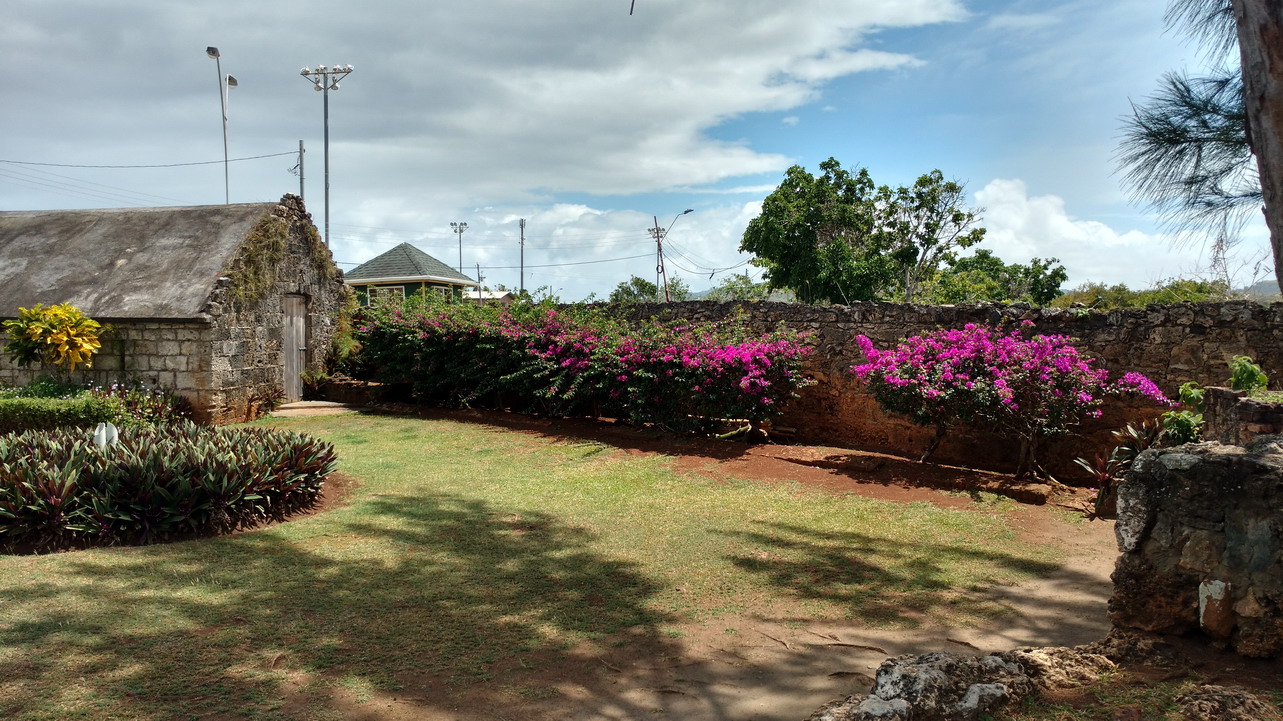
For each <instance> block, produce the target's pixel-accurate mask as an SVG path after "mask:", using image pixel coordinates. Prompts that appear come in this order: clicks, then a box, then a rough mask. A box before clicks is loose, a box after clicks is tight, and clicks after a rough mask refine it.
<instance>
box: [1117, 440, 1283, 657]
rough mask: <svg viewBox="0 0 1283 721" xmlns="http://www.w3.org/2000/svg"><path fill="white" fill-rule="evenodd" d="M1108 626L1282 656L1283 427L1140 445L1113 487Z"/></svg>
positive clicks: (1239, 650) (1258, 655)
mask: <svg viewBox="0 0 1283 721" xmlns="http://www.w3.org/2000/svg"><path fill="white" fill-rule="evenodd" d="M1115 533H1116V535H1117V537H1118V547H1119V550H1120V551H1121V552H1122V555H1121V556H1120V557H1119V559H1118V562H1117V565H1116V567H1115V570H1114V575H1113V579H1114V594H1113V597H1112V598H1111V599H1110V601H1109V615H1110V619H1111V620H1112V621H1113V623H1114V625H1115V626H1118V627H1121V628H1132V629H1139V630H1142V631H1152V632H1158V633H1170V634H1184V633H1186V632H1190V631H1195V630H1201V631H1203V632H1204V633H1206V634H1208V635H1209V636H1211V637H1212V638H1215V639H1220V640H1222V641H1223V642H1227V643H1229V644H1230V645H1232V646H1233V647H1234V649H1235V650H1237V651H1238V652H1239V653H1241V654H1243V655H1246V656H1255V657H1263V658H1265V657H1279V656H1283V436H1262V437H1261V438H1258V439H1257V440H1255V441H1253V442H1252V443H1251V444H1249V445H1248V446H1247V447H1246V448H1243V447H1240V446H1229V445H1222V444H1219V443H1215V442H1207V443H1197V444H1189V445H1185V446H1178V447H1176V448H1170V449H1154V450H1149V451H1146V452H1144V453H1142V454H1141V455H1140V456H1139V457H1138V458H1137V460H1136V462H1135V463H1134V464H1133V466H1132V470H1131V472H1129V473H1128V474H1127V479H1126V481H1125V482H1124V483H1123V484H1122V486H1121V487H1120V488H1119V496H1118V522H1117V524H1116V526H1115Z"/></svg>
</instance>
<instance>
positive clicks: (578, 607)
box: [0, 496, 677, 719]
mask: <svg viewBox="0 0 1283 721" xmlns="http://www.w3.org/2000/svg"><path fill="white" fill-rule="evenodd" d="M369 503H370V504H371V506H372V507H370V508H369V511H370V512H369V513H368V514H363V515H362V516H360V518H367V519H370V520H369V521H359V522H355V523H351V524H348V525H347V526H346V529H345V530H346V531H347V532H345V533H338V534H331V535H329V536H327V537H326V538H324V540H323V543H322V544H319V545H320V546H323V548H319V550H318V549H309V548H307V547H305V545H303V544H302V543H300V542H293V541H289V540H286V539H284V538H281V537H278V536H276V535H273V534H270V533H259V534H247V535H242V536H237V537H231V538H224V539H218V540H213V541H204V542H189V543H179V544H171V545H167V546H164V547H149V548H121V549H108V550H102V551H96V552H90V553H83V554H64V555H61V556H55V557H35V558H31V559H30V562H31V563H59V564H62V566H63V572H62V575H61V576H60V582H59V583H56V584H54V583H46V584H41V585H28V586H13V587H10V588H8V589H7V590H6V596H5V603H4V608H3V609H0V647H3V648H7V649H10V652H9V653H7V654H0V716H3V717H5V718H42V717H49V718H58V717H70V716H74V715H77V714H79V713H87V714H88V715H92V716H93V717H95V718H112V717H114V718H156V719H161V718H164V719H171V718H184V717H187V716H192V717H203V718H222V717H223V716H219V715H218V714H226V718H241V717H244V718H260V717H261V718H276V717H279V718H288V717H295V718H325V717H328V716H327V713H329V712H326V711H325V709H326V708H327V707H330V708H331V710H332V707H333V704H334V703H335V693H336V691H338V690H339V689H344V690H346V691H347V692H348V693H346V694H342V693H340V695H344V696H346V697H347V698H348V699H349V700H351V699H355V700H356V701H365V702H371V701H372V700H373V698H374V697H376V696H377V697H389V698H390V697H392V696H397V695H398V694H400V696H402V697H404V696H410V697H413V698H414V699H415V700H414V701H413V702H412V703H411V704H410V705H409V706H408V707H407V708H414V709H415V713H416V714H417V716H415V717H419V718H435V717H436V716H433V715H430V714H429V712H430V711H432V710H434V709H435V710H437V711H441V712H446V713H450V714H452V711H453V709H454V708H456V707H457V706H458V705H459V704H461V703H477V702H478V699H476V698H471V694H469V693H468V690H469V689H470V688H471V687H473V686H475V685H477V684H482V685H484V684H487V683H488V682H490V681H492V680H493V674H494V669H495V668H496V667H497V666H506V667H510V666H516V667H520V666H522V665H524V664H526V663H528V664H534V663H538V662H540V660H541V658H543V659H546V657H547V656H548V650H547V648H548V645H549V639H553V643H554V644H556V643H560V642H562V641H563V640H571V641H573V640H576V639H605V638H609V640H610V643H611V644H613V645H615V646H621V647H622V646H627V647H630V649H632V651H631V652H632V653H636V654H640V655H643V656H646V657H652V658H663V657H666V656H672V655H675V654H676V653H677V651H676V650H675V649H673V648H671V647H670V646H671V644H670V641H669V640H668V639H666V638H665V637H664V636H663V634H662V633H661V632H660V629H659V626H660V624H661V623H663V622H665V621H666V618H665V617H664V616H663V615H661V614H658V613H656V612H655V611H653V610H650V609H649V608H648V607H647V606H646V601H647V599H649V598H650V597H651V596H652V595H653V594H654V593H655V592H656V590H657V589H658V587H657V585H656V584H655V582H654V581H652V580H650V579H647V578H645V577H643V576H642V575H640V574H639V573H638V572H637V570H636V569H635V568H633V567H631V566H630V565H629V564H628V563H623V562H620V561H617V560H613V559H609V558H604V557H602V556H600V555H597V554H595V553H593V552H592V551H590V550H588V548H587V547H586V542H587V541H588V540H589V539H590V536H589V534H588V533H587V532H586V531H584V530H582V529H577V528H572V527H569V526H566V525H564V524H561V523H559V522H558V521H557V520H556V519H555V518H552V517H549V516H546V515H541V514H530V513H525V514H521V515H519V516H518V515H516V514H510V513H498V512H494V511H492V509H490V508H489V507H487V506H486V505H485V504H484V503H480V502H476V501H472V500H465V499H461V498H456V497H450V496H435V497H430V498H413V499H411V498H401V497H382V498H375V499H372V500H371V501H370V502H369ZM330 528H335V526H333V525H331V526H330ZM340 528H342V527H340ZM363 539H376V540H378V541H381V542H382V543H381V544H378V545H379V547H380V548H381V549H383V550H384V551H386V549H387V548H388V546H389V545H390V546H391V547H393V548H395V549H396V553H392V554H385V555H383V556H380V557H373V558H370V557H363V555H362V554H363V552H364V551H365V550H366V549H367V548H369V547H371V546H367V545H366V544H365V543H364V540H363ZM372 545H373V544H372ZM122 629H126V630H122ZM554 650H556V651H567V652H569V651H570V649H568V648H567V649H556V648H554ZM527 656H528V657H529V659H530V660H529V661H528V662H524V659H525V658H526V657H527ZM603 669H604V667H603ZM86 685H88V686H89V687H90V688H86V687H85V686H86ZM523 692H525V693H529V694H531V695H535V696H537V695H539V694H542V693H548V692H551V690H541V689H538V688H533V687H532V689H530V690H528V691H523V690H522V689H518V690H517V692H516V693H517V694H518V696H520V695H521V693H523ZM490 695H491V701H490V705H494V706H502V705H503V700H502V698H496V697H494V695H493V694H490ZM500 696H502V694H500ZM372 710H373V709H369V711H372ZM647 710H648V709H633V711H636V712H637V713H638V714H639V715H644V713H645V712H646V711H647ZM482 715H484V714H482ZM340 716H346V717H349V718H351V717H356V718H363V717H367V713H366V711H362V710H361V709H355V710H354V713H344V714H340ZM368 717H370V718H384V717H388V718H391V717H393V716H384V715H379V714H375V715H373V716H368Z"/></svg>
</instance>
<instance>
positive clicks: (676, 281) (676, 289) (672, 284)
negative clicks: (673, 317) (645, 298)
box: [659, 276, 691, 303]
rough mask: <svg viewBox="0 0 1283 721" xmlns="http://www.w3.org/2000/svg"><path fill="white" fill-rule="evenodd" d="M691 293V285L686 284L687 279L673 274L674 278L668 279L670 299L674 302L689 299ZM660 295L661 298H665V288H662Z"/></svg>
mask: <svg viewBox="0 0 1283 721" xmlns="http://www.w3.org/2000/svg"><path fill="white" fill-rule="evenodd" d="M690 295H691V289H690V286H688V285H686V281H684V280H682V279H681V278H679V277H678V276H673V277H672V278H669V279H668V299H669V300H671V301H673V302H674V303H677V302H680V301H683V300H688V299H689V298H690ZM659 297H660V299H661V300H662V299H663V297H664V291H663V289H660V291H659Z"/></svg>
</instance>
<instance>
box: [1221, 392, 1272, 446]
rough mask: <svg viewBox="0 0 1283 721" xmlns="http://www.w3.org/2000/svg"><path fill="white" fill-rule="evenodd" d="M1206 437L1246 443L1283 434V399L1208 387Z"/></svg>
mask: <svg viewBox="0 0 1283 721" xmlns="http://www.w3.org/2000/svg"><path fill="white" fill-rule="evenodd" d="M1203 405H1204V409H1205V410H1204V411H1203V440H1207V441H1219V442H1221V443H1232V444H1234V445H1239V446H1241V445H1245V444H1247V443H1250V442H1251V441H1252V440H1253V439H1254V438H1256V437H1257V436H1264V435H1278V434H1281V433H1283V402H1277V401H1273V402H1272V401H1262V400H1258V399H1255V398H1248V397H1247V394H1246V393H1244V392H1243V391H1233V390H1230V389H1229V388H1208V389H1207V392H1206V393H1205V394H1204V396H1203Z"/></svg>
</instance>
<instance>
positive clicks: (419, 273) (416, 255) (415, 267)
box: [343, 243, 477, 285]
mask: <svg viewBox="0 0 1283 721" xmlns="http://www.w3.org/2000/svg"><path fill="white" fill-rule="evenodd" d="M343 277H344V279H345V280H347V282H348V284H358V283H368V282H371V281H378V280H419V279H423V280H437V281H449V282H452V283H455V284H458V285H476V284H477V282H476V281H474V280H473V279H471V278H469V277H468V276H466V275H464V274H462V273H460V272H459V271H457V270H455V269H454V268H451V267H450V266H448V265H446V264H445V263H442V262H441V261H439V260H437V259H436V258H433V257H432V256H430V255H428V254H427V253H424V252H423V251H421V250H419V249H418V248H416V247H414V246H413V245H410V244H409V243H402V244H400V245H398V246H397V247H395V248H393V249H392V250H389V251H388V252H386V253H384V254H383V255H380V256H377V257H375V258H371V259H370V260H367V261H365V262H364V263H362V264H361V265H358V266H357V267H355V268H353V269H352V270H349V271H347V272H345V273H344V274H343Z"/></svg>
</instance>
